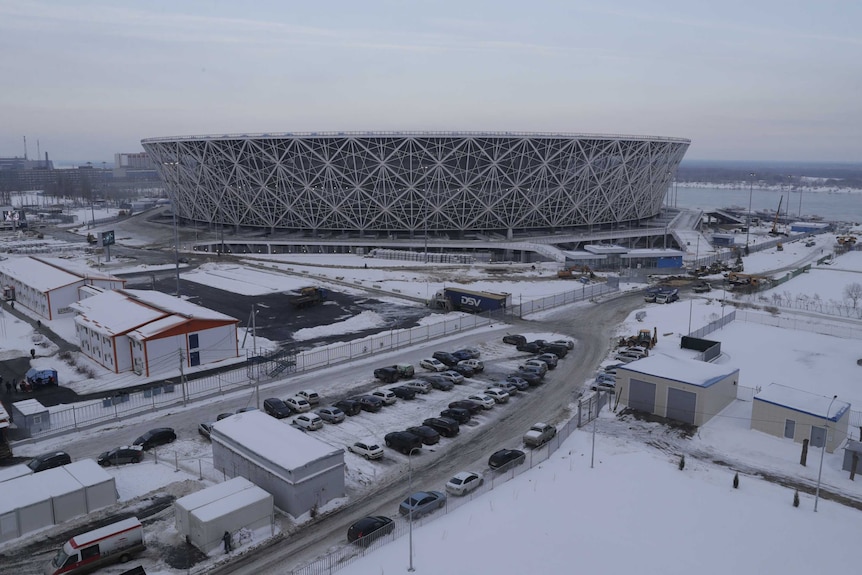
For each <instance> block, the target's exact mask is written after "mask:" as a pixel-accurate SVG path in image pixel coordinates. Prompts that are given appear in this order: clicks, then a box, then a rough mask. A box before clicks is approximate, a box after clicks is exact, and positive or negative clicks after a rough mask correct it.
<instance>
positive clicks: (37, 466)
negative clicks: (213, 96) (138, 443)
mask: <svg viewBox="0 0 862 575" xmlns="http://www.w3.org/2000/svg"><path fill="white" fill-rule="evenodd" d="M70 463H72V458H71V457H69V454H68V453H66V452H65V451H53V452H51V453H43V454H42V455H37V456H36V457H34V458H33V459H32V460H31V461H30V462H29V463H27V467H29V468H30V469H32V470H33V472H34V473H38V472H40V471H45V470H46V469H53V468H55V467H60V466H61V465H68V464H70Z"/></svg>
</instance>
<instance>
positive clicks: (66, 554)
mask: <svg viewBox="0 0 862 575" xmlns="http://www.w3.org/2000/svg"><path fill="white" fill-rule="evenodd" d="M144 549H146V545H144V528H143V526H142V525H141V522H140V521H138V518H137V517H130V518H128V519H124V520H122V521H118V522H117V523H112V524H111V525H106V526H104V527H100V528H99V529H94V530H93V531H88V532H87V533H81V534H80V535H75V536H74V537H72V538H71V539H69V540H68V541H66V544H65V545H63V548H62V549H60V550H59V551H57V554H56V555H55V556H54V559H53V560H52V561H51V563H49V564H48V565H47V566H46V568H45V573H46V575H67V574H69V575H71V574H75V573H89V572H91V571H95V570H96V569H98V568H99V567H102V566H103V565H108V564H110V563H117V562H120V563H125V562H126V561H128V560H129V559H131V558H132V556H133V555H135V554H136V553H139V552H141V551H143V550H144Z"/></svg>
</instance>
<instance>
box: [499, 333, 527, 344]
mask: <svg viewBox="0 0 862 575" xmlns="http://www.w3.org/2000/svg"><path fill="white" fill-rule="evenodd" d="M503 343H508V344H509V345H521V344H524V343H527V338H526V337H524V336H523V335H520V334H517V333H507V334H506V335H504V336H503Z"/></svg>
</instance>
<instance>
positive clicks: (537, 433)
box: [524, 423, 557, 447]
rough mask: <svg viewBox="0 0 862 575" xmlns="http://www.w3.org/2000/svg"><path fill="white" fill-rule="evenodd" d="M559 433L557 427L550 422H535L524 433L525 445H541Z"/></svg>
mask: <svg viewBox="0 0 862 575" xmlns="http://www.w3.org/2000/svg"><path fill="white" fill-rule="evenodd" d="M556 435H557V428H556V427H554V426H553V425H550V424H548V423H534V424H533V425H532V427H530V430H529V431H527V433H525V434H524V445H526V446H527V447H541V446H543V445H544V444H546V443H547V442H549V441H550V440H552V439H553V438H554V437H556Z"/></svg>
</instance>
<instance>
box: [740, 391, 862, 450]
mask: <svg viewBox="0 0 862 575" xmlns="http://www.w3.org/2000/svg"><path fill="white" fill-rule="evenodd" d="M827 411H828V414H827ZM849 421H850V404H849V403H847V402H846V401H841V400H838V399H836V400H835V401H833V398H832V397H827V396H825V395H817V394H815V393H810V392H808V391H803V390H801V389H795V388H793V387H788V386H786V385H781V384H779V383H772V384H770V385H768V386H767V387H766V388H764V389H763V390H762V391H760V393H758V394H757V395H755V396H754V401H752V404H751V429H756V430H757V431H762V432H763V433H768V434H770V435H774V436H776V437H786V438H788V439H792V440H793V441H795V442H796V443H802V442H803V441H804V440H806V439H808V440H809V442H810V444H811V446H812V447H823V439H824V438H825V437H826V429H827V427H828V429H829V437H828V438H826V451H827V452H828V453H832V452H833V451H834V450H835V448H836V447H838V446H839V445H840V444H841V442H842V441H844V438H845V437H847V428H848V425H849Z"/></svg>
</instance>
